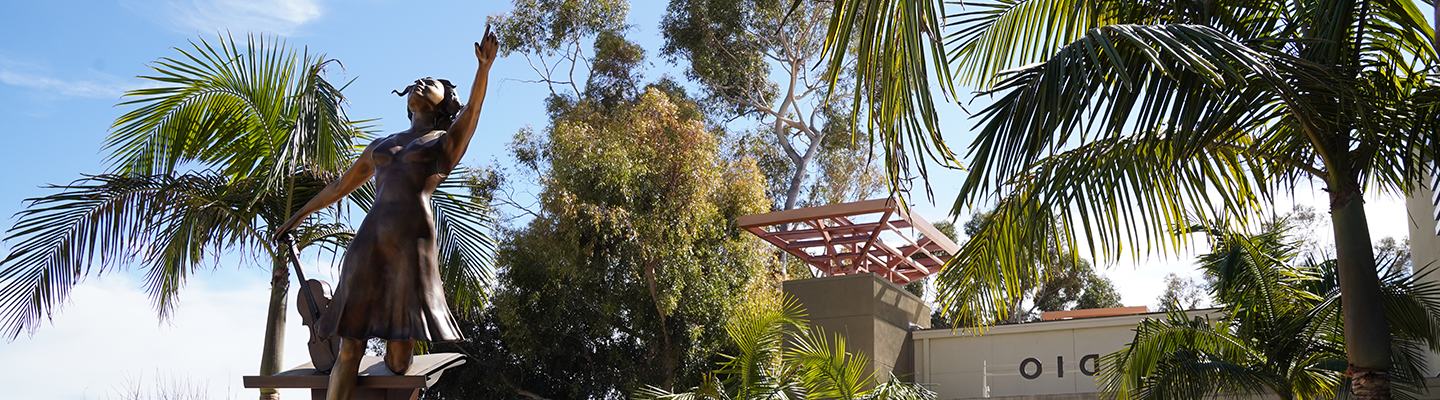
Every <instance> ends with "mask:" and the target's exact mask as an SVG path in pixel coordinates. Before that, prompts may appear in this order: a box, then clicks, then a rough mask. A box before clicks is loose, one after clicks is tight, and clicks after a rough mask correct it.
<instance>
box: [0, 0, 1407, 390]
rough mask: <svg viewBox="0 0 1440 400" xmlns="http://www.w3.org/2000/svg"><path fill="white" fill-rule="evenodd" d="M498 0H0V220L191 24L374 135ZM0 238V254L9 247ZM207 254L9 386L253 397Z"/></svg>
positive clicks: (253, 347)
mask: <svg viewBox="0 0 1440 400" xmlns="http://www.w3.org/2000/svg"><path fill="white" fill-rule="evenodd" d="M665 4H666V3H665V2H663V1H646V2H636V4H634V5H633V6H632V8H631V15H630V21H631V23H632V24H634V25H635V27H634V29H633V30H632V31H631V32H630V33H629V35H630V37H631V38H632V39H633V40H636V41H638V42H639V43H640V44H641V45H642V46H644V47H645V48H646V49H647V50H648V51H649V52H650V54H651V55H652V56H653V55H654V54H655V52H656V49H658V48H659V44H660V40H661V39H660V38H659V36H658V35H657V34H656V32H657V30H658V28H657V24H658V22H659V18H660V15H661V14H662V13H663V12H664V8H665ZM509 8H510V3H509V2H508V1H504V0H491V1H483V2H463V3H451V2H421V1H406V2H402V1H391V0H354V1H345V2H340V1H325V0H183V1H182V0H156V1H141V0H94V1H73V0H50V1H18V2H17V1H12V2H6V4H5V5H3V6H0V37H3V38H5V40H4V41H0V121H4V124H3V125H0V127H3V128H0V129H3V131H0V132H3V133H0V138H3V139H4V143H5V146H4V147H3V148H4V149H6V150H7V151H5V154H4V156H0V220H3V221H4V222H5V223H4V225H5V227H6V228H8V227H9V226H10V225H11V224H12V223H13V219H9V216H10V215H13V214H14V213H15V212H17V211H19V210H21V209H22V207H23V203H22V202H21V200H22V199H24V198H28V197H34V196H40V195H44V194H47V193H48V192H47V191H44V190H41V189H39V188H38V186H40V185H43V184H47V183H66V182H69V181H72V180H74V179H76V178H79V177H80V176H81V174H84V173H92V174H93V173H100V172H103V171H104V167H105V164H104V162H103V159H102V157H103V156H104V152H103V150H102V148H101V147H102V144H103V141H104V138H105V137H106V134H107V132H108V128H109V126H110V123H111V122H112V121H114V119H115V118H116V117H118V116H120V115H121V114H122V113H124V112H125V111H127V110H128V109H126V108H117V107H115V104H116V103H117V102H118V100H119V97H120V95H121V94H122V93H123V92H124V91H126V90H131V89H136V88H141V87H144V85H146V83H145V81H143V80H140V79H136V78H135V76H137V75H145V74H147V73H148V72H149V70H148V68H147V67H146V65H147V63H149V62H151V61H153V60H155V59H157V58H159V57H164V56H172V55H176V54H177V53H176V52H175V51H174V50H172V49H171V48H172V47H186V46H189V44H188V41H193V40H196V39H198V38H205V39H206V40H212V41H213V40H214V39H215V38H216V37H217V36H216V35H217V34H219V32H225V31H228V32H229V34H230V35H233V36H234V37H236V38H238V39H242V40H243V38H244V36H245V35H246V34H247V33H249V32H257V33H258V32H266V33H267V34H268V35H278V36H280V37H281V38H283V39H285V40H287V41H289V43H290V44H292V45H295V46H303V47H305V48H308V49H309V51H311V52H312V53H324V54H326V56H327V57H329V58H334V59H338V60H340V61H341V62H342V63H343V69H338V68H337V69H336V70H335V71H334V72H335V74H334V75H333V76H332V79H334V80H338V81H344V80H349V79H352V78H353V79H355V80H354V83H353V84H352V85H351V86H350V87H349V88H347V89H346V91H345V94H346V96H347V97H348V98H349V99H350V104H349V108H348V110H349V114H350V116H351V117H352V118H356V119H366V118H379V119H380V120H379V123H380V124H381V127H380V128H381V130H382V131H384V132H394V131H398V130H400V129H403V128H404V127H405V125H406V120H405V112H404V103H403V101H402V100H401V99H400V98H398V97H396V96H394V95H393V94H390V91H391V90H393V89H400V88H403V87H404V86H405V85H406V84H408V83H409V82H411V81H413V80H414V79H416V78H420V77H425V76H434V77H441V78H448V79H451V80H453V81H455V82H457V83H460V85H461V86H462V87H461V88H460V89H462V95H464V92H465V91H468V87H465V86H468V82H470V77H471V76H472V74H473V73H474V69H475V59H474V54H473V52H472V50H471V43H472V42H474V41H477V40H479V39H480V37H481V34H482V33H483V32H484V21H485V17H486V16H488V15H492V14H498V13H503V12H505V11H507V10H508V9H509ZM651 60H652V63H653V65H652V66H651V67H650V68H649V69H648V70H647V76H648V77H649V78H651V79H654V78H657V77H659V76H660V75H661V74H669V75H671V76H675V77H677V78H681V77H680V73H679V69H678V68H676V67H674V66H671V65H668V64H666V63H665V62H664V61H662V60H661V59H660V58H658V57H652V58H651ZM534 78H535V74H534V72H533V71H532V70H531V69H530V68H529V66H528V65H527V64H526V63H525V60H524V59H523V58H520V57H519V56H512V57H509V58H505V59H501V60H500V61H499V62H497V63H496V66H495V69H494V70H493V71H492V78H491V83H490V92H489V97H488V99H487V102H486V104H485V109H484V112H483V114H482V116H481V124H482V125H481V129H480V131H479V132H477V137H476V138H475V139H474V142H472V143H474V144H472V146H471V148H470V151H469V154H468V155H467V157H466V159H465V162H466V163H467V164H471V165H483V164H489V163H491V162H492V160H495V161H498V162H500V163H501V164H506V163H508V161H507V158H506V156H505V146H504V144H505V143H506V142H508V141H509V139H510V137H511V135H513V134H514V133H515V132H516V131H517V130H518V129H520V128H522V127H524V126H526V125H531V126H534V127H536V128H537V129H539V128H542V127H543V126H544V125H545V121H546V117H545V113H544V108H543V105H542V103H541V101H542V99H543V98H544V97H545V95H546V94H547V93H548V92H547V90H546V89H545V87H543V86H541V85H538V84H533V83H524V82H521V81H522V80H530V79H534ZM941 107H942V108H941V109H942V112H944V113H945V120H944V121H943V122H944V127H945V129H946V130H945V132H946V133H947V138H948V139H949V140H950V141H951V143H952V144H955V145H957V146H958V145H961V144H964V143H968V141H969V137H970V135H969V132H968V128H969V127H970V126H971V125H973V123H971V122H967V121H965V118H964V114H963V112H962V111H960V109H959V108H957V107H955V106H954V105H953V104H949V105H942V106H941ZM971 109H972V110H973V109H976V108H974V107H972V108H971ZM958 177H959V176H958V174H957V173H940V174H937V175H934V176H932V184H933V186H934V188H935V193H936V196H935V198H936V199H937V200H938V201H939V202H940V203H941V205H940V206H938V207H937V206H933V205H929V204H924V203H922V204H917V207H918V209H919V210H920V211H921V213H922V215H924V216H925V217H926V218H927V219H929V220H930V221H940V220H943V219H945V212H946V211H948V207H949V206H948V204H949V200H950V199H952V198H953V196H954V194H955V191H956V187H957V185H955V184H953V182H955V181H956V178H958ZM1311 192H1312V191H1309V190H1302V191H1301V194H1299V195H1297V197H1298V198H1299V199H1298V200H1299V201H1300V202H1302V203H1307V204H1318V203H1320V199H1322V197H1320V196H1317V195H1310V194H1308V193H1311ZM1285 207H1286V208H1288V206H1285ZM1397 208H1403V204H1400V203H1396V202H1395V201H1394V200H1393V199H1384V198H1376V199H1374V200H1373V201H1372V207H1371V210H1372V214H1371V221H1372V224H1373V225H1374V227H1373V228H1372V231H1374V232H1376V234H1375V236H1376V238H1377V239H1378V238H1379V237H1383V236H1397V235H1403V229H1404V227H1403V210H1400V211H1397V210H1396V209H1397ZM962 218H963V217H962ZM962 220H963V219H962ZM0 249H5V250H6V253H8V247H5V245H0ZM305 262H306V264H307V266H314V267H317V268H315V270H316V271H319V273H315V272H312V274H316V275H321V276H327V275H332V274H333V273H334V271H333V269H332V268H330V267H329V265H330V264H331V258H330V257H328V256H319V255H310V256H308V257H306V259H305ZM220 264H222V265H221V266H219V267H218V268H217V269H216V270H215V271H213V272H204V273H201V274H200V275H199V276H196V277H194V278H193V279H191V280H190V281H189V282H188V285H187V287H186V288H185V289H184V291H183V292H182V295H181V299H180V300H181V304H180V306H179V308H178V309H177V311H178V312H177V315H176V317H175V319H173V320H172V321H170V322H169V323H166V324H160V323H159V322H157V320H156V319H155V317H154V312H153V310H152V309H151V307H150V304H149V302H148V301H147V300H146V298H145V297H144V295H143V293H142V292H140V285H139V282H138V279H137V277H134V276H131V275H128V274H125V273H114V274H109V275H106V276H104V277H102V278H98V279H95V278H92V279H90V280H88V281H86V282H85V283H84V284H82V285H80V286H79V287H77V288H76V289H75V291H74V292H73V298H72V302H70V303H69V304H68V305H67V307H65V308H64V309H63V310H62V312H60V313H58V314H56V315H55V316H54V319H53V326H52V325H47V326H45V327H43V328H41V329H40V330H39V332H38V333H37V334H36V335H35V336H34V337H26V336H23V335H22V336H21V338H19V339H18V340H15V341H13V342H10V343H0V359H5V360H9V361H10V362H7V363H3V364H0V384H3V386H5V387H6V388H7V393H9V394H8V396H16V397H11V398H19V399H76V398H105V397H107V396H112V397H113V396H115V395H116V394H117V393H119V392H123V391H124V390H126V389H125V388H126V387H128V385H129V384H130V383H134V382H140V383H141V384H142V385H143V386H150V385H153V384H154V383H155V381H156V379H157V378H161V380H162V381H168V382H172V383H174V382H177V381H178V382H179V383H188V384H192V385H201V386H204V389H203V390H206V391H208V392H209V393H211V394H212V398H217V399H218V398H226V397H233V398H253V397H254V396H255V394H254V392H253V391H246V390H242V389H241V388H240V376H241V375H247V374H253V373H255V372H256V370H257V369H258V360H259V352H260V349H259V345H260V336H261V329H262V328H263V324H264V320H263V318H264V308H265V305H264V303H265V297H266V292H267V288H266V284H267V282H268V272H266V271H265V270H264V269H262V268H257V267H255V266H254V265H253V263H246V262H244V260H239V259H236V257H226V258H224V259H222V261H221V263H220ZM1141 264H1144V265H1146V266H1145V267H1141V268H1136V267H1135V266H1134V265H1130V264H1122V265H1117V266H1113V267H1112V268H1111V269H1110V270H1109V271H1108V272H1107V275H1109V276H1111V277H1112V278H1114V279H1115V280H1116V281H1117V283H1119V287H1120V288H1121V291H1122V294H1124V296H1125V302H1126V304H1127V305H1141V304H1151V303H1153V302H1154V298H1155V296H1156V295H1158V294H1159V292H1160V290H1161V289H1160V288H1159V287H1158V286H1159V282H1160V281H1159V277H1162V276H1164V274H1165V273H1167V272H1170V271H1179V272H1182V273H1188V271H1189V268H1188V267H1187V265H1188V262H1187V261H1185V260H1184V259H1183V258H1180V259H1173V260H1150V261H1145V262H1142V263H1141ZM331 281H332V282H333V277H332V278H331ZM292 320H294V318H292ZM292 322H294V321H292ZM292 325H293V324H292ZM287 337H288V339H289V340H288V343H289V344H288V345H287V348H288V350H289V351H287V355H288V357H287V360H286V362H285V365H287V366H291V365H296V364H300V363H302V362H304V361H305V360H304V358H305V355H304V350H303V349H304V340H305V339H304V337H303V327H299V326H291V327H289V331H288V334H287ZM17 395H18V396H17ZM305 396H308V394H305V393H301V392H292V393H289V394H287V398H292V399H298V398H303V397H305Z"/></svg>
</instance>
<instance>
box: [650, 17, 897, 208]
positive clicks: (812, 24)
mask: <svg viewBox="0 0 1440 400" xmlns="http://www.w3.org/2000/svg"><path fill="white" fill-rule="evenodd" d="M789 5H790V4H788V3H786V2H784V1H780V0H672V1H671V2H670V5H669V7H668V8H667V9H666V13H665V16H664V17H663V19H662V20H661V22H660V30H661V32H662V34H663V35H664V37H665V45H664V46H663V47H661V49H660V53H661V54H662V55H665V56H666V57H668V58H669V59H670V61H671V62H673V63H677V64H680V65H682V66H684V67H685V75H686V76H687V77H688V78H690V79H691V80H692V81H694V82H696V83H698V84H699V85H700V89H701V92H702V93H703V94H704V96H703V97H702V103H703V104H705V105H706V109H707V111H709V114H710V117H711V119H712V120H718V121H723V122H725V123H727V124H728V125H733V123H731V122H732V121H734V120H736V119H742V118H743V119H746V120H752V121H753V122H754V123H756V126H755V127H754V129H755V131H753V132H745V133H742V134H741V135H739V136H738V137H737V138H735V139H734V140H733V142H734V143H733V144H732V147H733V150H732V151H734V152H736V153H737V154H738V155H740V156H749V157H752V158H755V159H756V161H757V163H758V164H759V165H760V167H761V169H762V171H764V172H765V173H766V176H767V178H768V179H769V180H770V181H771V182H770V186H771V189H770V193H771V194H770V198H771V199H773V200H774V201H775V202H776V204H775V206H774V207H773V208H775V209H778V210H789V209H793V208H795V207H797V206H803V205H804V204H806V203H809V204H812V205H823V204H832V203H839V202H844V201H855V200H863V199H865V198H868V197H870V196H872V195H874V194H875V192H878V191H879V189H880V188H881V186H882V185H883V183H881V177H880V174H879V170H878V169H876V168H874V167H873V166H871V164H870V160H871V157H870V151H869V150H870V146H869V145H868V141H869V135H868V134H866V133H864V132H863V131H854V128H855V127H854V126H852V124H850V115H851V113H854V112H859V113H860V114H861V115H863V114H864V109H863V108H855V107H852V105H853V104H854V103H855V101H856V100H855V96H856V93H854V92H851V91H850V90H849V88H848V87H847V85H849V84H850V83H851V82H852V81H853V79H852V76H851V74H850V73H849V71H852V70H853V69H852V68H851V66H852V65H851V64H845V65H842V66H841V67H840V68H839V71H838V72H837V74H838V75H839V76H841V79H840V82H841V83H842V85H840V86H837V87H831V85H830V82H829V81H827V80H826V79H825V78H826V75H827V74H828V73H829V69H830V67H829V66H828V65H827V64H825V63H821V62H820V60H821V59H820V56H821V54H820V53H821V46H822V44H824V40H825V28H826V27H827V24H826V22H827V21H828V19H829V17H830V12H829V11H830V10H829V9H828V8H827V7H828V5H826V4H823V3H820V2H802V3H799V4H797V5H796V6H795V7H794V8H790V7H787V6H789ZM802 191H804V192H806V193H807V194H808V196H805V197H804V198H802Z"/></svg>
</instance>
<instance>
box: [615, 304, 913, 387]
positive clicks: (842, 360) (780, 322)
mask: <svg viewBox="0 0 1440 400" xmlns="http://www.w3.org/2000/svg"><path fill="white" fill-rule="evenodd" d="M762 297H763V296H762ZM725 332H726V334H728V335H729V336H730V339H731V340H733V341H735V346H736V347H737V348H738V349H739V354H738V355H735V356H727V357H728V358H729V359H730V360H729V361H726V362H725V363H722V364H721V365H720V369H717V370H715V371H714V372H712V373H710V374H707V375H706V377H705V380H704V383H702V384H701V386H700V387H697V388H694V389H692V390H691V391H689V392H684V393H672V392H669V391H667V390H664V389H661V388H657V387H654V386H647V387H645V388H642V389H640V390H638V391H636V393H635V396H634V398H636V399H637V400H652V399H653V400H662V399H677V400H678V399H708V400H749V399H756V400H760V399H811V398H816V399H842V400H858V399H877V400H879V399H894V400H911V399H913V400H933V399H935V392H932V391H930V390H929V389H926V388H924V387H923V386H920V385H918V384H915V383H908V382H901V381H899V380H898V379H893V378H892V379H890V380H889V381H888V382H885V383H879V384H876V382H875V377H874V372H869V371H866V370H867V369H868V368H869V367H870V363H869V360H868V358H867V357H865V355H864V354H853V353H848V352H846V351H845V337H844V336H841V335H838V334H836V335H834V336H833V337H830V336H827V335H826V333H825V332H824V330H822V329H820V328H818V327H812V326H810V325H809V323H808V322H807V321H806V320H805V313H804V311H803V310H801V309H800V307H799V305H798V304H797V303H796V302H795V300H794V299H793V298H787V299H786V300H785V301H784V303H783V304H781V303H780V301H778V299H774V298H762V299H759V300H753V301H751V304H749V305H748V306H747V307H742V308H741V309H739V310H738V311H737V312H736V315H734V316H732V317H731V319H730V320H729V321H727V322H726V324H725ZM867 386H873V387H872V388H868V389H867Z"/></svg>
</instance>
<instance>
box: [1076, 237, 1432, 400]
mask: <svg viewBox="0 0 1440 400" xmlns="http://www.w3.org/2000/svg"><path fill="white" fill-rule="evenodd" d="M1201 229H1202V230H1204V231H1207V232H1209V233H1210V235H1211V242H1212V246H1213V248H1214V252H1212V253H1210V254H1206V255H1203V256H1201V257H1200V259H1199V263H1200V268H1201V269H1202V270H1204V271H1205V272H1206V273H1207V274H1209V275H1210V276H1214V277H1216V278H1217V280H1216V283H1215V286H1214V287H1213V288H1212V294H1213V295H1214V296H1215V298H1216V300H1217V301H1218V303H1219V305H1220V306H1221V307H1222V309H1223V314H1222V315H1223V316H1221V317H1219V318H1218V319H1215V320H1211V319H1209V318H1204V317H1195V318H1189V317H1188V316H1186V314H1185V313H1184V312H1183V311H1179V310H1176V311H1172V312H1170V313H1169V315H1167V317H1166V318H1161V319H1146V320H1145V321H1142V322H1141V323H1140V325H1139V326H1138V327H1137V328H1136V329H1135V339H1134V340H1133V341H1132V342H1131V343H1130V344H1129V345H1128V346H1126V347H1125V348H1122V349H1120V350H1118V351H1116V352H1114V353H1112V354H1110V355H1109V356H1107V357H1106V358H1105V360H1104V361H1103V363H1105V364H1106V367H1105V368H1102V371H1103V373H1102V374H1101V378H1100V381H1099V384H1100V386H1101V388H1102V390H1103V392H1104V394H1105V397H1106V398H1116V399H1201V398H1206V397H1209V396H1213V395H1216V394H1223V393H1230V394H1239V395H1246V396H1257V397H1266V396H1279V397H1280V398H1283V399H1287V400H1289V399H1317V398H1335V397H1336V395H1337V393H1336V392H1337V389H1339V388H1340V387H1341V384H1342V383H1343V382H1344V380H1345V378H1344V375H1343V372H1344V369H1345V367H1346V365H1345V364H1346V362H1345V353H1344V332H1343V330H1344V329H1343V328H1342V326H1343V324H1342V323H1341V321H1340V315H1341V311H1340V303H1341V301H1342V297H1341V296H1340V293H1339V287H1338V282H1337V276H1336V269H1335V263H1334V261H1333V260H1329V261H1324V262H1316V261H1314V259H1313V258H1308V257H1306V258H1305V259H1304V260H1303V261H1301V260H1300V259H1299V257H1298V256H1299V255H1300V254H1299V253H1300V251H1299V249H1300V248H1301V246H1300V243H1299V242H1295V241H1290V240H1289V239H1288V238H1287V237H1286V235H1285V234H1286V229H1287V228H1285V227H1284V226H1281V225H1276V226H1273V227H1271V228H1270V229H1268V230H1266V231H1265V232H1262V233H1260V234H1258V235H1245V234H1240V233H1236V232H1233V231H1229V230H1227V229H1224V228H1223V227H1220V226H1212V227H1203V228H1201ZM1392 258H1393V256H1392ZM1382 261H1388V260H1382ZM1381 264H1384V265H1387V266H1393V263H1388V262H1387V263H1381ZM1381 285H1382V288H1383V291H1384V301H1385V303H1386V306H1387V307H1386V310H1385V311H1386V312H1385V314H1386V315H1385V317H1386V320H1388V321H1389V325H1390V328H1391V331H1392V332H1393V333H1394V336H1395V339H1396V340H1395V341H1394V342H1392V344H1391V346H1392V348H1393V351H1392V353H1391V354H1392V360H1391V368H1390V370H1391V371H1393V376H1394V383H1395V389H1397V390H1395V394H1396V397H1403V398H1414V397H1415V396H1416V395H1418V394H1420V393H1421V392H1422V391H1423V390H1424V382H1423V380H1424V379H1425V376H1424V374H1423V373H1422V372H1421V371H1422V368H1423V366H1424V357H1423V354H1424V352H1425V351H1427V350H1428V349H1432V348H1435V347H1440V285H1436V284H1435V283H1433V282H1423V281H1422V280H1421V277H1420V276H1416V275H1411V274H1407V273H1405V272H1404V271H1403V270H1402V269H1401V268H1398V267H1391V268H1387V269H1386V272H1385V274H1384V275H1383V277H1382V278H1381Z"/></svg>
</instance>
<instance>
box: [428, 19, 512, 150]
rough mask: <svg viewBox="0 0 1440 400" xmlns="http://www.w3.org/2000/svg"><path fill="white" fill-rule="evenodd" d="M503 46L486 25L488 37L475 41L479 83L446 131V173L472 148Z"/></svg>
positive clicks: (476, 83)
mask: <svg viewBox="0 0 1440 400" xmlns="http://www.w3.org/2000/svg"><path fill="white" fill-rule="evenodd" d="M499 49H500V41H499V40H497V39H496V38H495V34H494V33H492V32H490V26H489V25H486V26H485V38H484V39H481V40H480V42H479V43H475V59H476V60H478V61H479V62H480V66H479V68H477V69H476V70H475V83H474V84H472V85H471V86H470V100H469V101H467V102H465V108H463V109H461V110H460V114H459V115H456V116H455V122H454V123H451V124H450V129H447V130H446V134H445V150H444V153H445V155H444V157H445V159H444V160H443V162H442V168H445V170H446V171H445V172H446V173H449V172H450V171H449V170H451V169H454V168H455V165H456V164H459V163H460V157H463V156H464V155H465V150H466V148H468V147H470V138H471V137H473V136H475V126H476V125H477V124H478V123H479V121H480V108H481V106H483V105H484V104H485V91H486V89H487V86H488V84H489V81H490V65H491V64H492V63H494V62H495V54H496V52H497V51H498V50H499Z"/></svg>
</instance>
